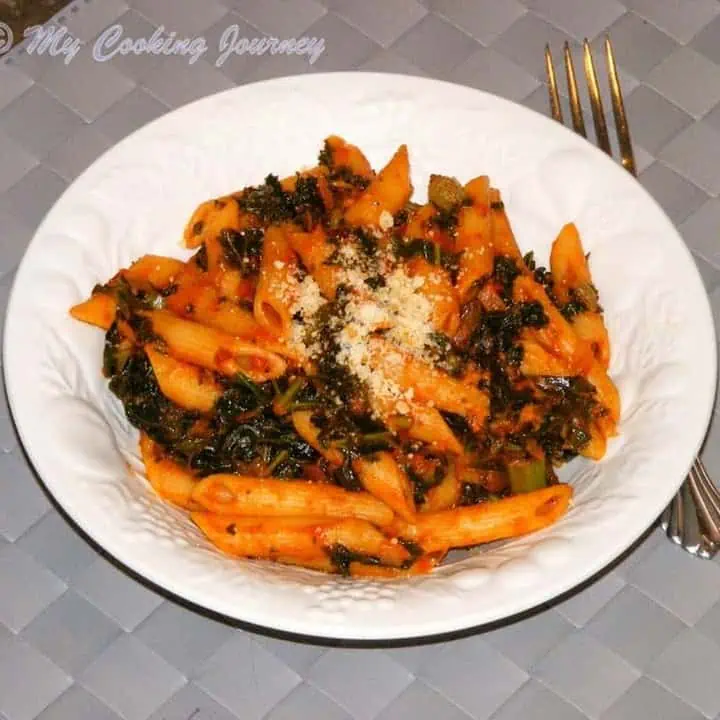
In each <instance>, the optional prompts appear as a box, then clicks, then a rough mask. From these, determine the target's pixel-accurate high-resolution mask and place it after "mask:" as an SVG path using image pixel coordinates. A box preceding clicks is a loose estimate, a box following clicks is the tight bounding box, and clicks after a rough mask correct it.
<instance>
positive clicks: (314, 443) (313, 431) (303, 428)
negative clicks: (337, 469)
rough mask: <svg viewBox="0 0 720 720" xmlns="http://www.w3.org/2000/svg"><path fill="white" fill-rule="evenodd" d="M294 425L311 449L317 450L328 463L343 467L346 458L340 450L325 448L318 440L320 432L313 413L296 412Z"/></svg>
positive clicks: (293, 418)
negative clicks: (314, 422)
mask: <svg viewBox="0 0 720 720" xmlns="http://www.w3.org/2000/svg"><path fill="white" fill-rule="evenodd" d="M292 423H293V425H294V426H295V429H296V430H297V433H298V435H300V437H301V438H302V439H303V440H305V442H307V443H308V445H310V446H311V447H313V448H314V449H315V450H317V451H318V452H319V453H320V454H321V455H322V456H323V457H324V458H325V459H326V460H327V461H328V462H330V463H332V464H333V465H342V464H343V461H344V458H343V454H342V452H341V451H340V450H337V449H335V448H330V447H324V446H323V444H322V443H321V442H320V440H319V439H318V436H319V435H320V430H319V429H318V428H317V427H315V425H313V422H312V412H310V411H309V410H296V411H295V412H294V413H293V414H292Z"/></svg>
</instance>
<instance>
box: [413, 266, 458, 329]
mask: <svg viewBox="0 0 720 720" xmlns="http://www.w3.org/2000/svg"><path fill="white" fill-rule="evenodd" d="M406 267H407V270H408V275H409V276H410V277H421V278H423V281H424V282H423V284H422V285H421V286H420V287H419V289H418V292H420V293H421V294H422V295H424V296H425V297H426V298H427V299H428V300H429V301H430V304H431V305H432V316H431V321H432V324H433V327H434V328H435V330H437V331H438V332H441V333H444V334H445V335H454V334H455V331H456V330H457V329H458V325H459V324H460V302H459V300H458V296H457V293H456V291H455V286H454V285H453V284H452V282H451V280H450V276H449V275H448V273H447V271H445V270H443V269H442V268H438V267H436V266H434V265H431V264H430V263H429V262H428V261H427V260H425V259H423V258H413V259H412V260H410V261H409V262H407V263H406Z"/></svg>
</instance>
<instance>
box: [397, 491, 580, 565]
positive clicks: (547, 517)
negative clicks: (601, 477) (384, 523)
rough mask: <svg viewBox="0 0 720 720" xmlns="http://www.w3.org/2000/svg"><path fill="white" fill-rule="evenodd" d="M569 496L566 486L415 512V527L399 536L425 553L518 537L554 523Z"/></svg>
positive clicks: (562, 512)
mask: <svg viewBox="0 0 720 720" xmlns="http://www.w3.org/2000/svg"><path fill="white" fill-rule="evenodd" d="M571 497H572V488H571V487H570V486H569V485H552V486H551V487H548V488H543V489H542V490H535V491H533V492H529V493H523V494H521V495H514V496H512V497H509V498H504V499H502V500H497V501H495V502H483V503H480V504H479V505H470V506H467V507H460V508H456V509H454V510H443V511H441V512H429V513H419V514H418V516H417V519H416V521H415V524H414V525H410V526H407V527H405V528H403V529H402V530H401V534H402V536H403V537H406V538H407V539H409V540H412V541H413V542H416V543H418V544H419V545H420V546H421V547H422V548H423V550H424V551H425V552H434V551H437V550H447V549H448V548H456V547H470V546H472V545H479V544H481V543H487V542H493V541H494V540H504V539H506V538H512V537H518V536H519V535H526V534H527V533H531V532H535V531H537V530H540V529H542V528H544V527H547V526H548V525H552V524H553V523H554V522H557V520H559V519H560V518H561V517H562V516H563V515H564V514H565V512H566V511H567V509H568V506H569V504H570V498H571Z"/></svg>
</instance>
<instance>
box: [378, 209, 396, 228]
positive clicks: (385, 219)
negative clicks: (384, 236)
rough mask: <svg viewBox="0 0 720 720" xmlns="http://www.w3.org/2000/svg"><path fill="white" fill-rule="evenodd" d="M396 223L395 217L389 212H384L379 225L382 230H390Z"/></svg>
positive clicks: (381, 214)
mask: <svg viewBox="0 0 720 720" xmlns="http://www.w3.org/2000/svg"><path fill="white" fill-rule="evenodd" d="M394 223H395V219H394V218H393V216H392V215H391V214H390V213H389V212H388V211H387V210H383V211H382V212H381V213H380V218H379V222H378V224H379V225H380V229H381V230H385V231H387V230H389V229H390V228H391V227H392V226H393V225H394Z"/></svg>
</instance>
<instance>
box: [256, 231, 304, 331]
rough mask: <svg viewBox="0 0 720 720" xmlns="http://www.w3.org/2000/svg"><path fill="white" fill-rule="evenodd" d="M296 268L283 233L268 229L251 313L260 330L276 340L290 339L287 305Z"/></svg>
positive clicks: (293, 283)
mask: <svg viewBox="0 0 720 720" xmlns="http://www.w3.org/2000/svg"><path fill="white" fill-rule="evenodd" d="M296 266H297V260H296V258H295V254H294V253H293V251H292V249H291V247H290V245H289V243H288V241H287V238H286V236H285V230H284V229H283V228H281V227H279V226H276V225H273V226H271V227H269V228H268V229H267V230H266V231H265V242H264V244H263V256H262V263H261V265H260V279H259V281H258V285H257V290H256V291H255V302H254V305H253V312H254V314H255V319H256V320H257V321H258V323H259V324H260V325H261V327H263V328H265V330H267V331H268V332H270V333H272V334H273V335H275V336H276V337H279V338H287V337H288V336H289V335H290V330H291V323H292V317H291V314H290V304H291V301H292V288H293V286H294V285H295V268H296Z"/></svg>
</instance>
